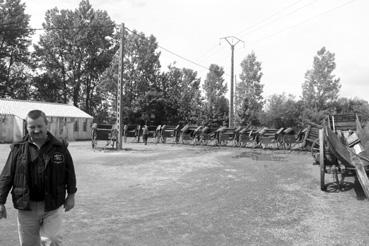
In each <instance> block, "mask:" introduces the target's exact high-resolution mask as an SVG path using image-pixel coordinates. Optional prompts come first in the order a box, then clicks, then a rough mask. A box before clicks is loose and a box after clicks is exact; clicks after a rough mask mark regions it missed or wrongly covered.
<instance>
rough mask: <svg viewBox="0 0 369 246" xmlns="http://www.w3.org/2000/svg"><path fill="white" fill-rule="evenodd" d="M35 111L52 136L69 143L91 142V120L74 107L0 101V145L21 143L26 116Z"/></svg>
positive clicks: (33, 102)
mask: <svg viewBox="0 0 369 246" xmlns="http://www.w3.org/2000/svg"><path fill="white" fill-rule="evenodd" d="M34 109H39V110H42V111H43V112H45V114H46V116H47V118H48V121H49V124H48V129H49V131H50V132H51V133H52V134H53V135H54V136H56V137H58V138H63V139H66V140H68V141H73V140H87V139H90V138H91V137H90V133H91V125H92V120H93V118H92V116H91V115H89V114H87V113H85V112H83V111H82V110H80V109H79V108H77V107H75V106H73V105H68V104H61V103H45V102H35V101H22V100H11V99H0V143H11V142H16V141H19V140H21V139H22V137H23V136H24V134H25V132H26V126H25V119H26V115H27V113H28V112H29V111H31V110H34Z"/></svg>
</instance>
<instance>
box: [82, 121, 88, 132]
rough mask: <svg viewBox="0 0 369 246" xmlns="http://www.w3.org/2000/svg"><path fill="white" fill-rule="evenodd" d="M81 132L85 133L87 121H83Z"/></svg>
mask: <svg viewBox="0 0 369 246" xmlns="http://www.w3.org/2000/svg"><path fill="white" fill-rule="evenodd" d="M83 131H84V132H87V119H85V120H84V121H83Z"/></svg>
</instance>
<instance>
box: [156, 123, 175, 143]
mask: <svg viewBox="0 0 369 246" xmlns="http://www.w3.org/2000/svg"><path fill="white" fill-rule="evenodd" d="M178 127H179V125H177V126H173V125H162V126H161V129H160V136H161V139H160V141H161V142H162V143H166V142H167V139H168V138H173V142H175V136H176V130H177V128H178Z"/></svg>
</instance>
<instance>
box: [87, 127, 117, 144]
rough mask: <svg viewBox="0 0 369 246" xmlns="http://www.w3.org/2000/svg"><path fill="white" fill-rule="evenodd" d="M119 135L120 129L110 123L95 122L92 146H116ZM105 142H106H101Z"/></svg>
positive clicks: (92, 129)
mask: <svg viewBox="0 0 369 246" xmlns="http://www.w3.org/2000/svg"><path fill="white" fill-rule="evenodd" d="M117 137H118V130H117V129H116V128H114V127H113V125H109V124H97V123H94V124H93V125H92V127H91V146H92V148H93V149H96V148H98V146H100V145H101V146H102V147H103V148H107V147H109V146H110V147H112V148H114V147H115V143H116V141H117ZM101 142H104V144H101Z"/></svg>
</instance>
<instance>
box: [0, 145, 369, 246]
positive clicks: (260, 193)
mask: <svg viewBox="0 0 369 246" xmlns="http://www.w3.org/2000/svg"><path fill="white" fill-rule="evenodd" d="M69 149H70V151H71V153H72V155H73V157H74V160H75V167H76V173H77V182H78V189H79V190H78V193H77V194H78V195H77V197H76V202H77V204H76V207H75V208H74V209H73V210H72V211H71V212H69V213H67V214H66V225H65V233H64V234H65V240H64V245H65V246H74V245H76V246H77V245H78V246H81V245H86V246H104V245H158V246H164V245H168V246H169V245H170V246H172V245H204V246H205V245H206V246H208V245H212V246H213V245H214V246H215V245H345V246H346V245H355V246H356V245H369V229H368V228H366V227H367V225H369V216H367V214H368V210H369V209H368V201H367V200H366V199H363V197H362V195H361V193H360V190H358V189H356V187H354V186H353V179H348V180H347V181H348V182H349V183H348V188H349V189H348V190H347V191H344V192H335V191H334V190H332V191H331V192H321V191H320V189H319V168H318V167H317V166H313V165H312V162H313V160H312V157H311V156H310V154H309V153H307V152H298V151H293V152H289V151H279V150H278V151H277V150H274V151H273V150H261V149H246V148H242V149H240V148H230V147H206V146H190V145H173V144H157V145H156V144H149V145H147V146H144V145H142V144H137V143H128V144H125V145H124V150H122V151H110V150H105V151H102V150H97V151H93V150H91V148H90V143H89V142H72V143H71V144H70V147H69ZM8 150H9V147H8V145H6V144H2V145H0V168H2V166H3V165H4V162H5V160H6V157H7V154H8ZM10 201H11V199H8V203H7V204H6V206H7V209H8V219H6V220H1V221H0V245H1V246H14V245H17V243H18V237H17V228H16V211H15V210H14V209H13V208H12V205H11V202H10Z"/></svg>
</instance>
